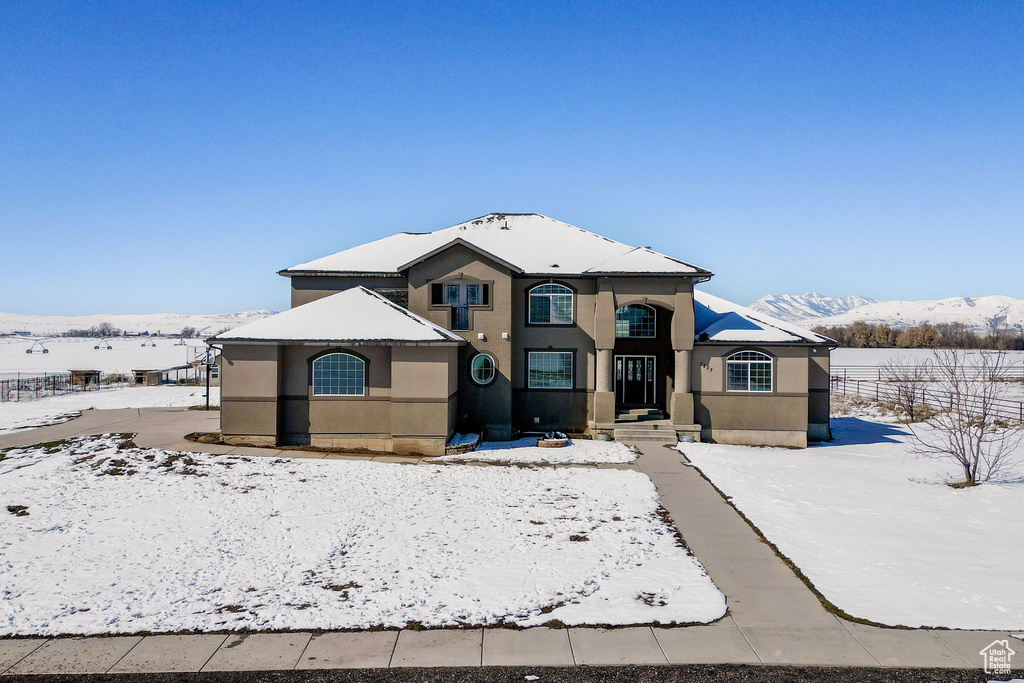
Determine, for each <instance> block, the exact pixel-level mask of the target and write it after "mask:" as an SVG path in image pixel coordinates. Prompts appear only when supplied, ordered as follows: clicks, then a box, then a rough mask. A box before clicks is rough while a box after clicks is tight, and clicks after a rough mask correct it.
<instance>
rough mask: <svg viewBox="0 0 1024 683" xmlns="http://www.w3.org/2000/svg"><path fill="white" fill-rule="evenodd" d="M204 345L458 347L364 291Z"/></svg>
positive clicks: (453, 338)
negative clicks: (283, 343)
mask: <svg viewBox="0 0 1024 683" xmlns="http://www.w3.org/2000/svg"><path fill="white" fill-rule="evenodd" d="M208 341H212V342H225V341H308V342H419V343H424V342H426V343H430V342H435V343H436V342H462V341H464V340H463V339H462V337H459V336H458V335H456V334H453V333H452V332H449V331H448V330H446V329H444V328H443V327H439V326H437V325H435V324H434V323H432V322H430V321H429V320H425V319H424V318H421V317H420V316H418V315H416V314H415V313H413V312H411V311H408V310H406V309H404V308H402V307H401V306H399V305H397V304H394V303H392V302H390V301H388V300H387V299H385V298H384V297H382V296H381V295H380V294H377V293H376V292H372V291H370V290H369V289H366V288H365V287H353V288H352V289H346V290H345V291H343V292H338V293H337V294H332V295H330V296H325V297H324V298H322V299H317V300H316V301H311V302H310V303H308V304H303V305H301V306H296V307H295V308H292V309H289V310H287V311H284V312H283V313H278V314H277V315H272V316H270V317H269V318H264V319H263V320H260V321H258V322H254V323H250V324H248V325H242V326H241V327H236V328H235V329H233V330H229V331H227V332H222V333H221V334H218V335H217V336H215V337H211V338H210V339H209V340H208Z"/></svg>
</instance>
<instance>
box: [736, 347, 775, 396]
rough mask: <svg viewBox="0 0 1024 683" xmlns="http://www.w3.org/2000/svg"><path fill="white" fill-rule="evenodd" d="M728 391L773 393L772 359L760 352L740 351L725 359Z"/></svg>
mask: <svg viewBox="0 0 1024 683" xmlns="http://www.w3.org/2000/svg"><path fill="white" fill-rule="evenodd" d="M725 389H726V391H771V390H772V357H771V356H769V355H768V354H766V353H761V352H760V351H739V352H737V353H734V354H732V355H731V356H729V357H728V358H726V359H725Z"/></svg>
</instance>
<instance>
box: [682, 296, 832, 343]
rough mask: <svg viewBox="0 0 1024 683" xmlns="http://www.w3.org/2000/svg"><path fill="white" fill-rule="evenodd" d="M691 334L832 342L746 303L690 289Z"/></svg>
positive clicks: (738, 339)
mask: <svg viewBox="0 0 1024 683" xmlns="http://www.w3.org/2000/svg"><path fill="white" fill-rule="evenodd" d="M693 317H694V329H693V332H694V336H695V337H696V338H697V339H700V338H701V337H702V336H703V335H705V334H706V335H707V339H704V340H703V341H715V342H741V343H742V342H810V343H813V344H835V341H833V340H832V339H829V338H828V337H826V336H824V335H820V334H816V333H814V332H811V331H810V330H805V329H804V328H802V327H797V326H796V325H792V324H790V323H787V322H783V321H781V320H776V319H775V318H772V317H770V316H767V315H765V314H764V313H759V312H757V311H753V310H751V309H749V308H747V307H746V306H740V305H739V304H734V303H732V302H731V301H726V300H725V299H720V298H718V297H717V296H713V295H711V294H708V293H707V292H701V291H699V290H696V289H694V290H693Z"/></svg>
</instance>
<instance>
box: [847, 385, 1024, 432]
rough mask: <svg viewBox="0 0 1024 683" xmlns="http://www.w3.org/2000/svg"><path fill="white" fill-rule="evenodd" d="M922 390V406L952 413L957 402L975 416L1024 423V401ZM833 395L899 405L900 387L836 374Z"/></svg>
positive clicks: (931, 389)
mask: <svg viewBox="0 0 1024 683" xmlns="http://www.w3.org/2000/svg"><path fill="white" fill-rule="evenodd" d="M918 391H919V394H918V395H919V397H920V398H921V401H922V403H924V404H927V405H928V406H930V407H931V408H933V409H935V410H951V409H952V408H953V406H954V403H955V402H956V403H958V404H959V405H962V406H963V407H964V408H965V409H966V410H967V411H968V412H970V413H971V414H973V415H978V414H980V413H982V412H987V413H988V414H989V415H990V416H991V417H994V418H998V419H1002V420H1008V421H1010V422H1020V423H1024V402H1022V401H1014V400H1011V399H999V398H997V399H988V400H984V401H983V400H982V399H980V398H978V397H974V396H970V397H967V398H959V399H955V400H954V397H953V396H952V394H951V393H950V392H949V391H943V390H942V389H939V388H922V389H919V390H918ZM832 392H833V393H835V394H842V395H846V396H852V395H856V396H863V397H865V398H873V399H874V400H876V401H880V402H892V403H896V402H897V399H898V398H899V396H898V393H897V392H898V388H897V386H896V385H895V384H894V383H892V382H886V381H884V380H882V381H879V380H878V379H870V378H868V379H850V378H848V377H844V376H842V375H836V374H834V373H833V375H832Z"/></svg>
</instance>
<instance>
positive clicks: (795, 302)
mask: <svg viewBox="0 0 1024 683" xmlns="http://www.w3.org/2000/svg"><path fill="white" fill-rule="evenodd" d="M873 303H876V302H875V300H874V299H869V298H867V297H864V296H857V295H856V294H855V295H853V296H822V295H821V294H818V293H816V292H811V293H809V294H796V295H794V294H769V295H768V296H765V297H761V298H760V299H758V300H757V301H755V302H754V303H752V304H750V306H748V308H751V309H753V310H755V311H760V312H761V313H764V314H766V315H770V316H772V317H773V318H778V319H779V320H785V321H787V322H802V321H804V320H808V319H811V318H824V317H826V316H831V315H839V314H840V313H844V312H846V311H848V310H850V309H851V308H856V307H857V306H863V305H865V304H873Z"/></svg>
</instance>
